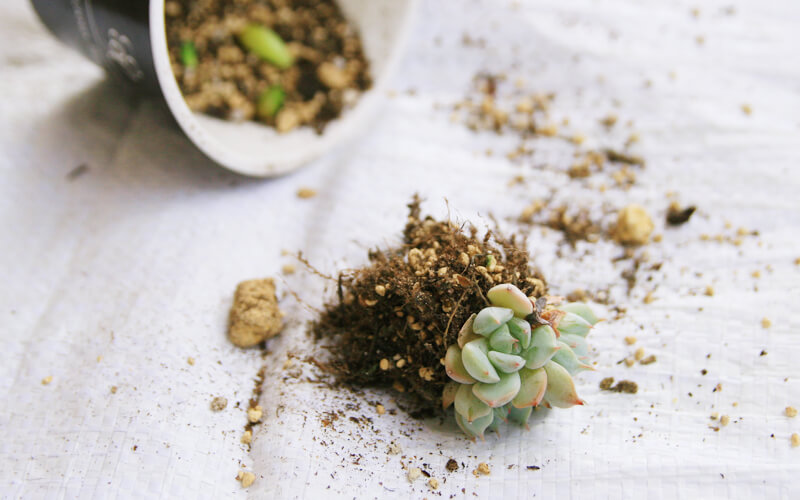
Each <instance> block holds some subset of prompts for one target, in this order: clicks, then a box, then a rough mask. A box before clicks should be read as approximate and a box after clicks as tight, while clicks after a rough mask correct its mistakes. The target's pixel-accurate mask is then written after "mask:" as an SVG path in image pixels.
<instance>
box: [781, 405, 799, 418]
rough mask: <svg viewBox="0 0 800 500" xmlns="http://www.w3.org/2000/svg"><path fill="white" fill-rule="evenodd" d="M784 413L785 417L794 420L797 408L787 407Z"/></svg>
mask: <svg viewBox="0 0 800 500" xmlns="http://www.w3.org/2000/svg"><path fill="white" fill-rule="evenodd" d="M784 413H785V414H786V416H787V417H789V418H794V417H796V416H797V408H795V407H793V406H787V407H786V409H785V410H784Z"/></svg>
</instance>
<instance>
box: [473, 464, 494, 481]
mask: <svg viewBox="0 0 800 500" xmlns="http://www.w3.org/2000/svg"><path fill="white" fill-rule="evenodd" d="M491 473H492V469H491V468H489V464H487V463H486V462H481V463H479V464H478V468H477V469H475V470H474V471H472V474H473V475H474V476H475V477H478V476H488V475H489V474H491Z"/></svg>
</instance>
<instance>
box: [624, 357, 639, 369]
mask: <svg viewBox="0 0 800 500" xmlns="http://www.w3.org/2000/svg"><path fill="white" fill-rule="evenodd" d="M624 362H625V366H627V367H628V368H630V367H631V366H633V365H635V364H636V360H635V359H633V358H625V359H624Z"/></svg>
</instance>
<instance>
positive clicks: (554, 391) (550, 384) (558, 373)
mask: <svg viewBox="0 0 800 500" xmlns="http://www.w3.org/2000/svg"><path fill="white" fill-rule="evenodd" d="M544 370H545V371H546V372H547V390H546V391H545V393H544V399H545V400H547V402H548V403H550V404H551V405H552V406H556V407H558V408H569V407H571V406H574V405H582V404H583V401H582V400H581V398H579V397H578V393H577V392H576V391H575V382H573V380H572V376H570V374H569V372H568V371H567V369H566V368H564V367H563V366H561V365H559V364H558V363H555V362H553V361H549V362H548V363H547V364H546V365H544Z"/></svg>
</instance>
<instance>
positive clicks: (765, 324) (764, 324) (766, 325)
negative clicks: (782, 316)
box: [761, 318, 772, 329]
mask: <svg viewBox="0 0 800 500" xmlns="http://www.w3.org/2000/svg"><path fill="white" fill-rule="evenodd" d="M771 326H772V321H770V319H769V318H762V319H761V328H765V329H766V328H769V327H771Z"/></svg>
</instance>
